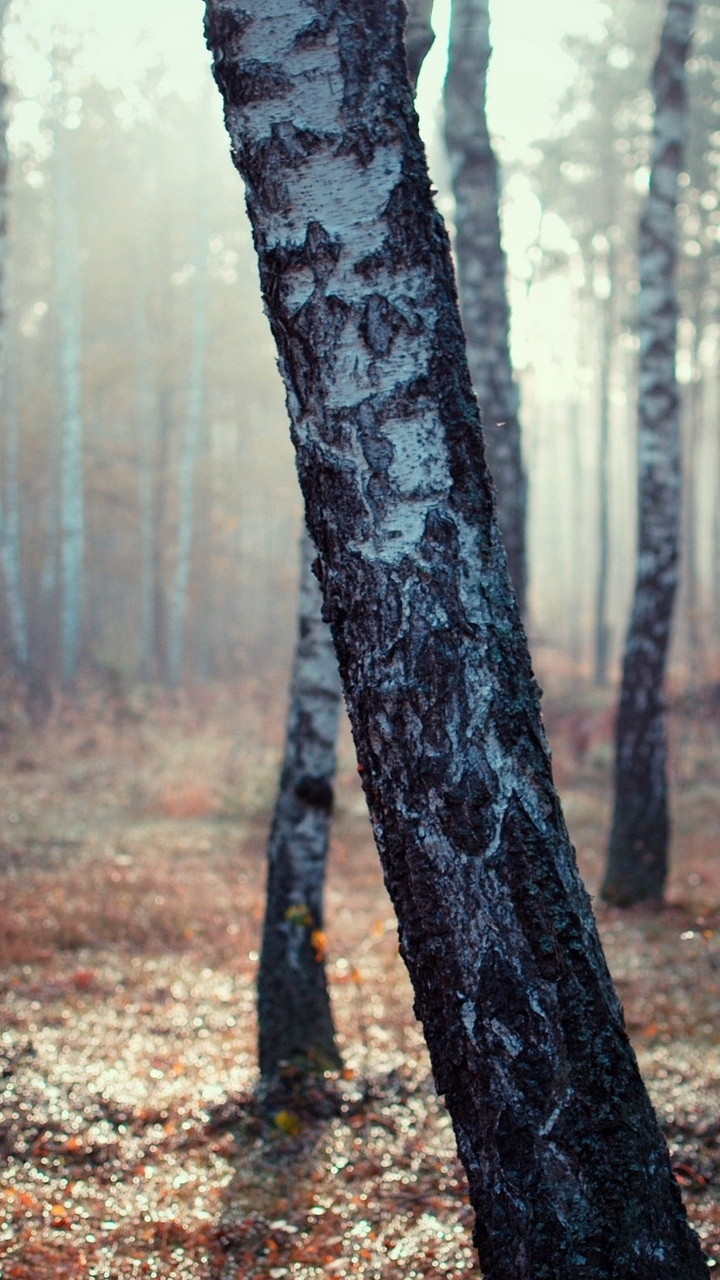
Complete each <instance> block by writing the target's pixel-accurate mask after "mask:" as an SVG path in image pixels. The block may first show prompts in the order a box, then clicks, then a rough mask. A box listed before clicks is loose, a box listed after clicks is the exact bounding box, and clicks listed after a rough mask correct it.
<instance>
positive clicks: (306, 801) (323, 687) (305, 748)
mask: <svg viewBox="0 0 720 1280" xmlns="http://www.w3.org/2000/svg"><path fill="white" fill-rule="evenodd" d="M315 554H316V553H315V549H314V547H313V545H312V543H311V542H310V539H309V537H308V536H307V534H305V536H304V537H303V540H302V556H301V572H300V609H299V630H298V641H297V646H296V649H295V656H294V662H293V675H292V683H291V688H290V710H289V715H288V723H287V732H286V739H285V758H284V760H283V766H282V773H281V776H280V786H279V791H278V797H277V801H276V804H275V813H274V817H273V824H272V830H271V833H270V843H269V847H268V886H267V901H266V908H265V924H264V927H263V940H262V953H261V959H260V973H259V978H258V1022H259V1060H260V1074H261V1076H262V1077H263V1079H264V1080H267V1081H272V1080H275V1079H277V1077H278V1075H279V1074H280V1073H281V1071H282V1068H283V1066H284V1065H285V1064H287V1065H289V1066H291V1067H292V1068H294V1069H300V1070H303V1071H307V1070H310V1071H323V1070H326V1069H329V1068H331V1067H338V1066H340V1055H339V1053H338V1051H337V1048H336V1046H335V1033H334V1028H333V1022H332V1014H331V1011H330V1001H329V998H328V990H327V983H326V979H325V965H324V950H325V947H324V934H323V910H322V895H323V883H324V878H325V861H326V855H327V848H328V839H329V832H330V820H331V814H332V802H333V781H334V778H335V748H336V743H337V731H338V720H339V714H340V677H339V674H338V667H337V658H336V657H335V650H334V648H333V642H332V635H331V633H330V629H329V627H328V626H327V623H325V622H323V620H322V616H321V595H320V588H319V586H318V583H317V581H316V579H315V576H314V574H313V571H312V563H313V560H314V559H315Z"/></svg>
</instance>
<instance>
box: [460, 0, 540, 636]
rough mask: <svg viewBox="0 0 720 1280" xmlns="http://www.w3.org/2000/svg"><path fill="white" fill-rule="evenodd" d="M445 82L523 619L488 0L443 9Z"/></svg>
mask: <svg viewBox="0 0 720 1280" xmlns="http://www.w3.org/2000/svg"><path fill="white" fill-rule="evenodd" d="M451 15H452V16H451V22H450V49H449V56H448V72H447V79H446V81H445V140H446V144H447V150H448V155H449V158H450V170H451V175H452V187H453V193H454V195H455V251H456V257H457V269H458V281H459V285H460V305H461V309H462V317H463V327H464V329H465V338H466V341H467V354H468V362H469V364H470V375H471V377H472V380H473V386H474V388H475V392H476V394H477V398H478V400H479V402H480V407H481V409H482V415H483V427H484V433H485V449H486V454H487V460H488V465H489V467H490V473H491V475H492V477H493V480H494V482H495V499H496V503H497V518H498V523H499V525H500V532H501V533H502V537H503V542H504V544H505V550H506V552H507V558H508V568H509V570H510V577H511V579H512V582H513V586H514V587H515V594H516V596H517V600H518V605H519V606H520V611H521V613H523V612H524V610H525V592H526V577H527V567H526V556H525V508H526V489H527V486H526V480H525V474H524V471H523V462H522V452H521V444H520V423H519V419H518V411H519V394H518V388H517V385H516V383H515V381H514V378H513V370H512V362H511V359H510V313H509V308H508V301H507V291H506V287H505V276H506V270H505V254H504V252H503V247H502V237H501V232H500V214H499V209H500V176H499V170H498V163H497V160H496V157H495V152H494V150H493V146H492V142H491V140H490V133H489V130H488V124H487V114H486V107H485V98H486V86H487V73H488V66H489V62H490V54H491V46H490V18H489V6H488V0H452V10H451Z"/></svg>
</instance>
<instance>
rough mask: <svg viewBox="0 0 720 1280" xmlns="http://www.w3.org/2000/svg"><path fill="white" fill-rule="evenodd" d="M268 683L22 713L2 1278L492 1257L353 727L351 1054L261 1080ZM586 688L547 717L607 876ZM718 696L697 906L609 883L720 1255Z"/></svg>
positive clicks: (606, 921) (347, 788)
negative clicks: (434, 1064) (272, 1091)
mask: <svg viewBox="0 0 720 1280" xmlns="http://www.w3.org/2000/svg"><path fill="white" fill-rule="evenodd" d="M279 684H280V682H279V681H276V682H275V686H279ZM275 686H273V687H275ZM267 687H268V686H267V685H265V686H264V689H265V690H266V689H267ZM241 692H242V698H241V696H240V694H241ZM266 697H267V695H266V693H265V692H264V691H263V687H262V686H260V685H258V687H257V688H256V690H254V691H253V690H249V691H248V690H247V689H246V690H243V691H236V692H235V693H233V692H232V691H228V690H226V689H225V690H218V691H215V693H214V694H212V693H205V694H203V696H202V699H200V698H197V699H191V698H186V699H174V700H172V701H171V700H167V699H160V698H156V699H154V700H151V699H149V698H148V699H146V700H145V701H142V700H138V705H137V706H136V707H135V708H134V714H133V716H124V717H118V716H117V715H116V714H115V713H114V712H112V713H111V711H109V710H108V708H107V706H106V705H105V704H104V703H103V701H102V699H100V698H99V697H98V696H96V695H94V694H92V691H90V692H89V693H87V695H85V696H84V698H83V696H81V697H80V699H79V701H78V702H77V703H76V704H70V703H66V704H63V705H62V706H61V707H59V708H58V709H57V710H56V712H55V714H54V718H53V720H52V721H51V723H50V725H49V726H48V727H47V729H46V730H44V731H43V733H42V734H33V733H32V732H31V731H30V730H29V729H28V728H27V727H26V726H24V725H23V723H22V722H21V721H20V720H18V721H17V723H11V727H10V730H9V731H8V732H6V733H5V734H4V735H3V758H2V765H3V767H2V770H1V771H0V811H1V812H2V813H3V815H4V818H3V821H2V826H1V827H0V866H1V868H2V873H3V874H2V885H1V887H0V894H1V895H2V896H1V897H0V960H1V961H2V968H1V969H0V986H1V987H2V996H3V1007H4V1013H3V1021H2V1025H1V1027H0V1156H1V1157H2V1170H3V1171H2V1175H1V1178H0V1273H1V1274H2V1275H3V1278H4V1280H78V1278H79V1277H97V1278H98V1280H100V1278H103V1277H106V1278H107V1280H126V1278H127V1280H129V1278H130V1277H152V1276H157V1277H162V1278H163V1280H174V1278H175V1277H177V1278H178V1280H182V1278H184V1277H187V1278H188V1280H231V1278H232V1280H240V1278H241V1277H242V1280H255V1278H256V1277H257V1278H260V1277H272V1278H273V1280H280V1278H281V1277H286V1276H287V1277H293V1278H297V1280H315V1278H316V1277H317V1278H318V1280H319V1277H320V1276H325V1275H327V1276H330V1277H334V1276H336V1277H343V1276H353V1277H355V1276H358V1277H361V1278H362V1277H367V1278H368V1280H369V1278H370V1277H372V1278H373V1280H375V1278H376V1277H382V1278H383V1280H400V1277H405V1276H413V1275H414V1276H416V1277H418V1278H419V1277H434V1276H438V1275H443V1274H447V1275H451V1276H461V1275H473V1274H475V1275H477V1270H476V1264H475V1257H474V1251H473V1249H472V1245H471V1238H470V1232H471V1225H472V1224H471V1214H470V1210H469V1208H468V1205H467V1201H466V1198H465V1194H464V1189H463V1177H462V1172H461V1170H460V1168H459V1166H458V1163H457V1160H456V1158H455V1154H454V1142H453V1137H452V1132H451V1129H450V1126H449V1122H448V1119H447V1117H446V1116H445V1114H444V1112H443V1111H442V1109H441V1107H440V1106H439V1105H438V1103H437V1100H436V1099H435V1096H434V1092H433V1089H432V1085H431V1082H430V1078H429V1071H428V1064H427V1058H426V1054H425V1049H424V1045H423V1042H422V1037H421V1035H420V1032H419V1029H418V1027H417V1024H416V1023H415V1021H414V1018H413V1016H412V1013H411V998H410V992H409V987H408V983H407V978H406V975H405V971H404V968H403V966H402V964H401V962H400V960H399V958H398V955H397V946H396V935H395V930H394V922H393V918H392V911H391V909H390V906H389V903H388V900H387V897H386V895H385V891H384V889H383V887H382V882H381V877H380V873H379V869H378V865H377V860H376V855H375V853H374V849H373V847H372V843H371V840H370V835H369V830H368V825H367V820H366V818H365V816H364V812H363V802H362V796H361V793H360V789H359V785H358V779H357V774H356V770H355V766H354V761H353V758H352V751H351V747H350V744H349V740H346V741H345V742H344V745H343V750H342V757H341V770H340V785H339V804H338V816H337V822H336V824H335V835H334V843H333V850H332V860H331V871H330V882H329V886H328V895H327V926H326V927H327V936H323V938H322V940H319V942H318V946H320V942H321V945H322V949H323V950H325V948H327V955H326V962H327V965H328V975H329V980H330V985H331V989H332V993H333V1001H334V1008H335V1012H336V1018H337V1023H338V1028H339V1035H340V1042H341V1047H342V1051H343V1054H344V1058H345V1063H346V1068H345V1071H344V1072H343V1074H342V1077H341V1078H340V1079H339V1080H337V1081H334V1082H332V1084H329V1083H324V1082H322V1081H321V1082H319V1083H318V1084H317V1085H316V1086H314V1087H313V1090H308V1092H307V1094H306V1095H305V1096H302V1095H301V1096H295V1097H294V1098H293V1099H292V1100H291V1102H290V1103H285V1104H284V1106H283V1107H281V1106H279V1105H278V1107H277V1108H276V1109H275V1110H273V1109H272V1107H270V1108H269V1109H267V1110H266V1111H265V1112H264V1113H263V1114H262V1116H261V1115H260V1114H259V1113H258V1110H257V1107H256V1106H255V1105H254V1103H253V1088H254V1085H255V1079H256V1075H255V1026H254V980H255V971H256V966H257V953H256V948H257V946H258V938H259V929H260V920H261V915H262V894H263V885H264V842H265V836H266V821H267V814H268V810H269V805H270V803H271V800H272V793H273V785H274V783H273V779H274V773H273V770H274V768H275V767H276V764H277V759H278V754H279V750H280V747H281V738H282V721H283V711H282V707H281V705H279V703H277V702H276V703H270V702H268V701H267V700H266ZM583 714H585V715H586V719H585V720H584V721H583V723H582V724H580V722H579V720H578V716H579V715H580V713H579V712H578V710H577V708H576V707H573V706H570V707H567V708H566V709H562V708H559V707H558V706H557V704H556V711H555V712H554V714H553V715H552V716H551V725H550V732H551V739H552V744H553V749H554V757H555V762H556V769H557V771H558V775H559V777H560V778H561V780H562V790H563V799H564V803H565V807H566V811H567V813H568V817H569V824H570V827H571V831H572V832H573V836H574V839H575V841H576V843H577V845H578V850H579V857H580V861H581V864H582V866H583V869H584V871H585V873H586V875H587V876H588V879H589V881H590V885H591V888H592V886H593V883H596V881H597V877H598V874H599V869H600V863H601V854H602V849H603V840H604V832H605V830H606V822H607V814H608V807H609V785H608V767H609V761H610V755H611V751H610V742H609V732H610V729H609V725H610V718H609V717H608V715H607V712H606V709H604V708H602V707H601V708H599V709H597V710H596V711H594V712H593V713H592V717H594V718H592V717H591V719H590V720H589V721H588V720H587V714H586V713H583ZM6 719H7V717H6ZM709 725H710V720H709V717H708V716H707V715H704V714H702V712H698V709H697V708H695V707H689V708H688V707H682V706H681V707H680V708H679V709H678V712H677V714H676V717H675V721H674V725H673V748H672V749H673V769H674V773H675V777H676V779H679V781H680V784H679V785H678V786H677V790H676V832H677V841H676V849H675V863H674V871H673V881H672V887H671V895H672V898H673V899H674V904H675V905H674V906H672V907H670V908H668V909H667V910H666V911H664V912H661V913H647V912H642V911H635V912H631V913H621V912H618V911H610V910H601V911H600V925H601V929H602V932H603V937H604V941H605V945H606V948H607V953H608V959H609V962H610V965H611V968H612V970H613V973H614V976H615V979H616V982H617V984H618V987H619V990H620V994H621V996H622V998H623V1001H624V1004H625V1008H626V1014H627V1020H628V1026H629V1029H630V1032H631V1034H632V1036H633V1039H634V1041H635V1044H636V1047H637V1050H638V1054H639V1058H640V1063H641V1067H642V1069H643V1072H644V1074H645V1078H646V1080H647V1082H648V1084H649V1087H650V1089H651V1092H652V1093H653V1096H654V1099H655V1102H656V1105H657V1107H658V1110H659V1113H660V1115H661V1118H662V1120H663V1123H664V1125H665V1127H666V1131H667V1134H668V1139H669V1142H670V1145H671V1151H672V1157H673V1161H674V1166H675V1172H676V1176H677V1179H678V1182H679V1184H680V1185H681V1187H682V1189H683V1193H684V1195H685V1197H686V1201H687V1203H688V1206H689V1210H690V1214H691V1217H692V1220H693V1222H694V1224H695V1226H696V1228H697V1229H698V1230H699V1231H700V1233H701V1235H702V1236H703V1239H704V1241H705V1244H706V1247H707V1249H708V1251H709V1252H710V1253H711V1254H714V1256H715V1257H716V1258H718V1259H720V1252H719V1250H720V1203H719V1202H720V1037H719V1036H718V1031H717V991H718V975H719V974H720V922H719V921H718V916H717V907H718V904H719V903H720V859H718V857H717V854H718V852H720V804H719V795H720V748H718V746H717V741H718V734H717V732H716V731H715V733H714V735H713V733H712V732H710V731H709V727H708V726H709ZM711 727H712V726H711ZM716 729H717V725H716V724H715V730H716ZM183 796H186V797H187V799H186V800H184V799H183ZM283 1110H284V1111H285V1112H286V1114H285V1115H283V1114H282V1113H283Z"/></svg>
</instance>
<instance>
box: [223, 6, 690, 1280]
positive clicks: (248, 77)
mask: <svg viewBox="0 0 720 1280" xmlns="http://www.w3.org/2000/svg"><path fill="white" fill-rule="evenodd" d="M206 12H207V20H206V32H207V38H208V43H209V44H210V47H211V49H212V51H213V56H214V70H215V76H216V80H217V82H218V85H219V86H220V88H221V90H222V92H223V96H224V99H225V110H226V122H227V126H228V130H229V133H230V137H231V143H232V149H233V156H234V159H235V162H236V164H237V166H238V168H239V169H240V171H241V172H242V173H243V175H244V177H245V180H246V183H247V201H248V209H249V212H250V216H251V219H252V222H253V230H254V236H255V244H256V247H257V250H258V257H259V263H260V274H261V281H262V286H263V291H264V295H265V300H266V305H267V310H268V315H269V317H270V321H271V324H272V327H273V332H274V335H275V339H276V342H277V345H278V352H279V358H280V364H281V369H282V372H283V376H284V379H285V384H286V387H287V399H288V407H289V410H290V416H291V429H292V434H293V438H294V441H295V445H296V448H297V457H298V469H299V473H300V479H301V484H302V486H303V490H304V493H305V500H306V509H307V514H308V522H309V526H310V530H311V533H312V535H313V539H314V541H315V543H316V546H317V548H318V551H319V553H320V558H321V565H322V588H323V595H324V600H325V610H326V614H327V616H328V618H329V621H330V624H331V627H332V630H333V637H334V641H335V647H336V651H337V654H338V658H339V663H340V671H341V675H342V679H343V685H344V690H345V696H346V702H347V704H348V709H349V711H350V716H351V721H352V726H353V733H354V736H355V742H356V746H357V751H358V759H359V767H360V769H361V774H362V778H363V785H364V788H365V794H366V797H367V800H368V805H369V808H370V814H371V819H372V822H373V827H374V832H375V836H376V840H377V843H378V848H379V851H380V856H381V859H382V863H383V869H384V874H385V879H386V883H387V886H388V889H389V891H390V893H391V896H392V898H393V901H394V904H395V908H396V911H397V914H398V921H399V931H400V944H401V949H402V953H403V955H404V957H405V960H406V962H407V964H408V968H409V971H410V975H411V978H412V982H413V986H414V990H415V1007H416V1010H417V1013H418V1016H419V1017H420V1018H421V1019H422V1022H423V1027H424V1031H425V1036H426V1039H427V1041H428V1045H429V1048H430V1054H431V1060H432V1065H433V1071H434V1074H435V1079H436V1082H437V1086H438V1089H439V1090H440V1092H442V1093H444V1094H445V1097H446V1102H447V1105H448V1109H449V1111H450V1114H451V1116H452V1119H453V1124H454V1128H455V1134H456V1137H457V1142H458V1149H459V1152H460V1155H461V1158H462V1160H463V1162H464V1165H465V1169H466V1171H467V1174H468V1180H469V1184H470V1195H471V1198H472V1202H473V1204H474V1207H475V1210H476V1241H477V1244H478V1248H479V1252H480V1260H481V1265H482V1268H483V1271H484V1274H485V1276H486V1278H487V1280H577V1277H578V1276H579V1275H582V1276H583V1278H584V1280H601V1278H602V1280H611V1277H612V1278H614V1280H620V1277H622V1280H651V1278H652V1280H677V1278H678V1276H680V1275H682V1276H683V1277H684V1278H687V1280H699V1277H701V1276H706V1274H707V1272H706V1267H705V1264H704V1262H703V1259H702V1255H701V1252H700V1248H699V1245H698V1243H697V1240H696V1239H695V1237H694V1236H693V1235H692V1233H691V1232H690V1231H689V1228H688V1226H687V1222H686V1220H685V1217H684V1214H683V1211H682V1206H681V1203H680V1198H679V1193H678V1190H677V1187H676V1186H675V1183H674V1180H673V1177H672V1172H671V1170H670V1166H669V1161H668V1157H667V1151H666V1149H665V1146H664V1143H663V1140H662V1137H661V1135H660V1133H659V1130H658V1127H657V1123H656V1120H655V1118H654V1116H653V1113H652V1109H651V1107H650V1104H649V1101H648V1099H647V1095H646V1093H645V1091H644V1088H643V1086H642V1082H641V1080H640V1077H639V1073H638V1070H637V1065H636V1062H635V1059H634V1056H633V1053H632V1050H631V1048H630V1045H629V1042H628V1040H627V1036H626V1034H625V1030H624V1027H623V1022H622V1014H621V1010H620V1006H619V1004H618V1001H617V998H616V996H615V994H614V991H613V989H612V984H611V982H610V978H609V975H608V972H607V968H606V966H605V963H604V959H603V956H602V952H601V949H600V943H599V940H598V937H597V932H596V929H595V925H594V922H593V918H592V913H591V910H590V906H589V902H588V899H587V895H586V894H585V892H584V890H583V888H582V885H581V883H580V881H579V878H578V874H577V869H576V865H575V859H574V855H573V850H572V848H571V846H570V843H569V840H568V837H567V832H566V829H565V825H564V822H563V819H562V815H561V812H560V806H559V802H558V799H557V796H556V794H555V791H554V789H553V785H552V778H551V772H550V763H549V756H548V752H547V746H546V743H545V739H544V734H543V730H542V725H541V721H540V716H539V707H538V699H537V688H536V686H535V684H534V681H533V678H532V673H531V670H530V664H529V657H528V653H527V648H526V645H525V641H524V635H523V631H522V626H521V624H520V617H519V613H518V610H517V606H516V602H515V598H514V595H513V592H512V589H511V586H510V582H509V578H508V574H507V565H506V558H505V554H504V551H503V549H502V546H501V543H500V537H499V533H498V529H497V525H496V522H495V518H494V504H493V499H492V489H491V484H490V480H489V476H488V471H487V467H486V465H485V460H484V456H483V448H482V437H481V432H480V425H479V417H478V411H477V403H476V401H475V397H474V395H473V392H472V386H471V382H470V376H469V372H468V368H467V362H466V359H465V355H464V349H463V338H462V330H461V326H460V320H459V316H458V311H457V304H456V297H455V287H454V277H453V270H452V264H451V261H450V255H449V251H448V245H447V238H446V236H445V232H444V228H443V226H442V223H441V220H440V218H439V215H438V214H437V212H436V210H435V208H434V206H433V202H432V197H431V192H430V186H429V181H428V177H427V170H426V166H425V160H424V155H423V152H422V147H421V144H420V141H419V138H418V135H417V121H416V117H415V113H414V110H413V106H412V98H411V92H410V88H409V85H408V82H407V78H406V71H405V67H404V52H403V45H402V37H403V23H404V12H403V7H402V5H401V4H400V3H399V2H398V0H383V3H382V4H380V3H375V2H374V0H338V2H337V3H336V4H334V5H332V6H327V5H324V4H322V3H320V0H318V3H307V2H306V0H262V2H261V0H209V3H208V4H207V6H206Z"/></svg>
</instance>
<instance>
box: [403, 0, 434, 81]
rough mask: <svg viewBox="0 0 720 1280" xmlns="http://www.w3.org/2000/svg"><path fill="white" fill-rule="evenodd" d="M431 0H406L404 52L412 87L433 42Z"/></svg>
mask: <svg viewBox="0 0 720 1280" xmlns="http://www.w3.org/2000/svg"><path fill="white" fill-rule="evenodd" d="M432 10H433V0H408V16H407V22H406V24H405V53H406V56H407V65H408V75H409V77H410V83H411V85H412V86H413V88H414V87H415V86H416V85H417V81H418V76H419V75H420V69H421V67H422V64H423V62H424V61H425V58H426V57H427V55H428V54H429V52H430V50H431V49H432V47H433V44H434V43H435V32H434V31H433V29H432V23H431V21H430V18H431V16H432Z"/></svg>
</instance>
